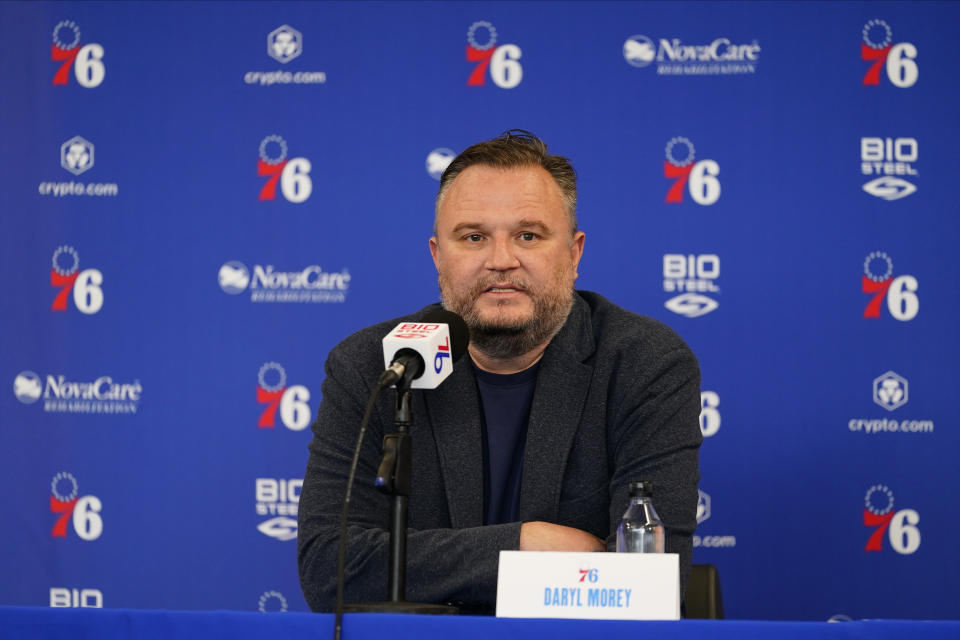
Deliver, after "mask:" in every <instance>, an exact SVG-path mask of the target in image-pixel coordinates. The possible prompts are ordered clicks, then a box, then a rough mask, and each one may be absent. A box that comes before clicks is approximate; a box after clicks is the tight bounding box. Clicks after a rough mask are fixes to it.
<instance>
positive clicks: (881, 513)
mask: <svg viewBox="0 0 960 640" xmlns="http://www.w3.org/2000/svg"><path fill="white" fill-rule="evenodd" d="M864 503H865V504H864V509H863V526H865V527H874V532H873V535H871V536H870V539H869V540H867V546H866V549H865V550H866V551H883V534H884V533H887V534H888V535H887V538H888V539H889V540H890V548H892V549H893V550H894V551H896V552H897V553H899V554H901V555H910V554H911V553H914V552H915V551H916V550H917V549H919V548H920V530H919V529H918V528H917V526H916V525H917V524H918V523H919V522H920V514H919V513H917V512H916V511H915V510H913V509H900V510H899V511H894V509H893V491H890V488H889V487H886V486H884V485H882V484H875V485H873V486H872V487H870V488H869V489H867V495H866V496H865V497H864Z"/></svg>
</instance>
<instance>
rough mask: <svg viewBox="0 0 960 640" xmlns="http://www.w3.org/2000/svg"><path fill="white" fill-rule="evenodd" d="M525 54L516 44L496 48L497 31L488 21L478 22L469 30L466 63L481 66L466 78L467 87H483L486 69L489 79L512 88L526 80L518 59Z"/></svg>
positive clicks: (504, 87) (475, 68) (505, 87)
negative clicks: (488, 70) (474, 63)
mask: <svg viewBox="0 0 960 640" xmlns="http://www.w3.org/2000/svg"><path fill="white" fill-rule="evenodd" d="M521 56H523V51H521V50H520V47H518V46H517V45H515V44H502V45H500V46H499V47H498V46H497V29H496V27H494V26H493V25H492V24H490V23H489V22H487V21H486V20H479V21H477V22H474V23H473V24H472V25H470V28H469V29H467V62H476V63H478V64H477V66H476V67H474V68H473V72H472V73H471V74H470V77H469V78H468V79H467V86H468V87H482V86H483V85H484V84H485V83H486V77H487V69H490V79H491V80H493V84H495V85H497V86H498V87H500V88H501V89H513V88H514V87H516V86H517V85H518V84H520V81H521V80H523V67H522V66H520V63H519V62H518V60H520V58H521Z"/></svg>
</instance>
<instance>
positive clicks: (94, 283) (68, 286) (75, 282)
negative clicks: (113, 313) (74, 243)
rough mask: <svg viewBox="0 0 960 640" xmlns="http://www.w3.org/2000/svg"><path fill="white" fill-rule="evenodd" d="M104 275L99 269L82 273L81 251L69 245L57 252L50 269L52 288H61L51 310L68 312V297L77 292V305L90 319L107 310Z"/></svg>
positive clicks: (75, 295)
mask: <svg viewBox="0 0 960 640" xmlns="http://www.w3.org/2000/svg"><path fill="white" fill-rule="evenodd" d="M102 284H103V273H101V272H100V270H99V269H84V270H83V271H80V256H79V255H78V254H77V250H76V249H74V248H73V247H69V246H66V245H63V246H60V247H57V250H56V251H54V252H53V267H52V268H51V269H50V286H51V287H54V288H59V289H60V292H59V293H57V295H56V297H55V298H54V299H53V304H52V305H51V306H50V308H51V310H53V311H66V310H67V297H68V296H69V295H70V292H71V291H72V292H73V303H74V304H75V305H76V307H77V309H78V310H79V311H80V312H82V313H86V314H88V315H90V314H94V313H97V312H98V311H100V309H102V308H103V289H101V288H100V285H102Z"/></svg>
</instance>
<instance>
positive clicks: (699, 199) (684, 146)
mask: <svg viewBox="0 0 960 640" xmlns="http://www.w3.org/2000/svg"><path fill="white" fill-rule="evenodd" d="M666 153H667V159H666V160H665V161H664V163H663V175H664V177H665V178H670V179H671V180H674V181H675V182H674V183H673V186H672V187H670V190H669V191H667V202H683V191H684V189H683V188H684V187H687V191H688V192H689V193H690V197H691V198H693V201H694V202H696V203H697V204H700V205H711V204H713V203H714V202H716V201H717V200H718V199H719V198H720V181H719V180H717V176H718V175H719V174H720V165H718V164H717V163H716V161H714V160H700V161H699V162H694V154H695V150H694V148H693V143H692V142H690V140H688V139H687V138H684V137H682V136H678V137H676V138H670V141H669V142H667V149H666Z"/></svg>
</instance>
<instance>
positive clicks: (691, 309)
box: [663, 253, 720, 318]
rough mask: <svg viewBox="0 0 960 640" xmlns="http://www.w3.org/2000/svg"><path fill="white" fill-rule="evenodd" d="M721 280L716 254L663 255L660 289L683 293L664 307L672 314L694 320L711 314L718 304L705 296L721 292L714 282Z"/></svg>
mask: <svg viewBox="0 0 960 640" xmlns="http://www.w3.org/2000/svg"><path fill="white" fill-rule="evenodd" d="M719 277H720V256H718V255H716V254H715V253H703V254H700V255H694V254H690V255H683V254H680V253H668V254H666V255H664V256H663V290H664V291H666V292H668V293H673V292H680V291H685V292H686V293H681V294H680V295H678V296H675V297H673V298H670V299H669V300H667V301H666V302H665V303H664V306H665V307H666V308H667V309H669V310H670V311H673V312H674V313H676V314H678V315H681V316H686V317H687V318H697V317H700V316H703V315H706V314H708V313H710V312H711V311H713V310H715V309H716V308H717V307H719V306H720V303H719V302H717V301H716V300H714V299H713V298H711V297H709V296H705V295H703V294H704V293H715V294H716V293H720V287H718V286H717V284H716V281H717V279H718V278H719Z"/></svg>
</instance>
